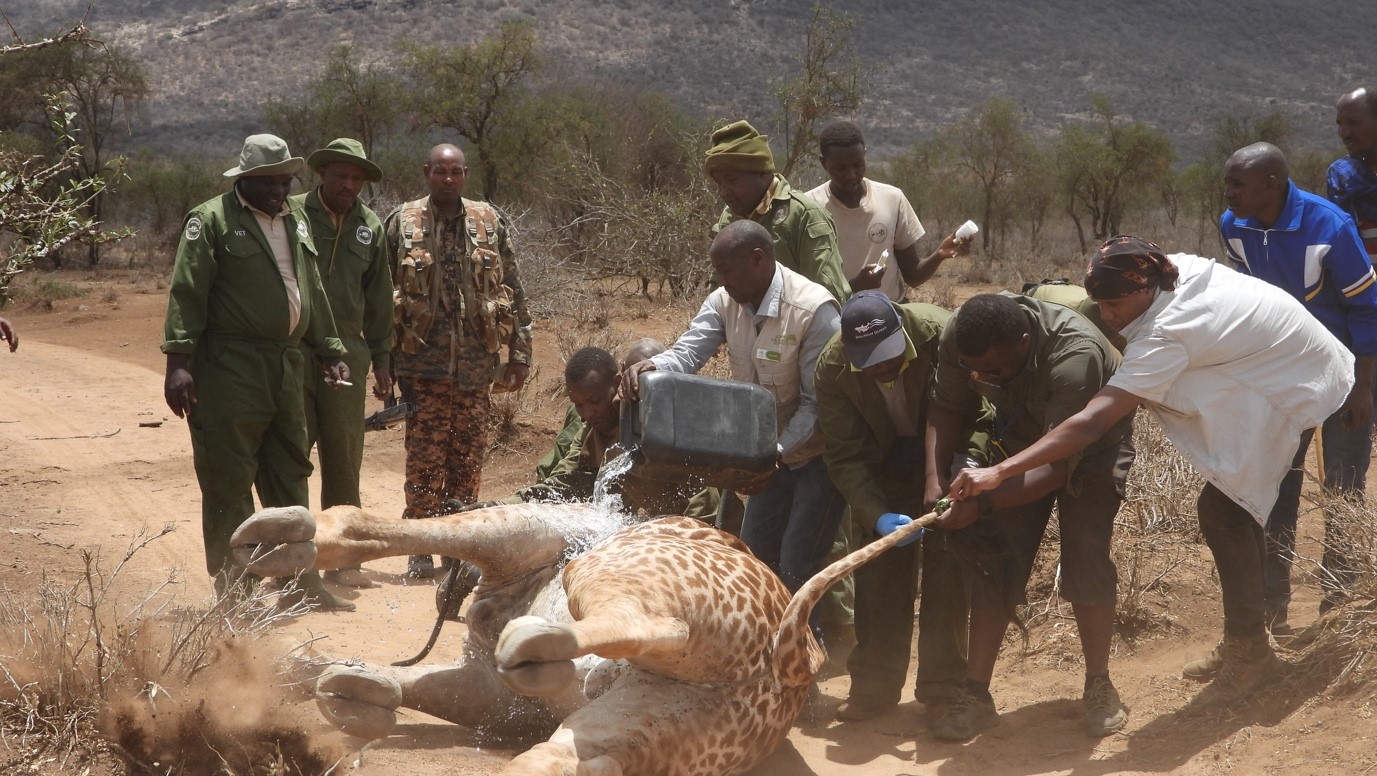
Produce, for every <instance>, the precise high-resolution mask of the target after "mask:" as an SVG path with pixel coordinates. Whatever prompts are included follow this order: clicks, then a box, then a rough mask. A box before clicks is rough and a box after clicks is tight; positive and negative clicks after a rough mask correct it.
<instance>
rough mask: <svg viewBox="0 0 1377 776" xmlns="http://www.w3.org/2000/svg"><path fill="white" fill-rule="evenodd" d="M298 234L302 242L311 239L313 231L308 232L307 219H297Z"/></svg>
mask: <svg viewBox="0 0 1377 776" xmlns="http://www.w3.org/2000/svg"><path fill="white" fill-rule="evenodd" d="M296 236H297V238H298V239H300V240H301V241H302V242H306V241H308V240H310V239H311V233H310V232H308V231H306V221H305V219H300V218H298V219H297V222H296Z"/></svg>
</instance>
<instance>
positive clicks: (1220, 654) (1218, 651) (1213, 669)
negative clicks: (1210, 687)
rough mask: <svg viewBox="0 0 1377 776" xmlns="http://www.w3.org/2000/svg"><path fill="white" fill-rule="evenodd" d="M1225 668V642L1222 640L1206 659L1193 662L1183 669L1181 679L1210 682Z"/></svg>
mask: <svg viewBox="0 0 1377 776" xmlns="http://www.w3.org/2000/svg"><path fill="white" fill-rule="evenodd" d="M1223 666H1224V642H1223V641H1222V640H1221V641H1220V642H1219V643H1218V644H1215V645H1214V649H1212V650H1210V654H1208V655H1206V656H1205V657H1202V658H1199V659H1196V660H1192V661H1191V662H1189V663H1187V664H1186V665H1184V666H1182V667H1181V677H1182V678H1184V679H1194V680H1195V681H1197V682H1208V681H1210V680H1211V679H1213V678H1214V677H1215V674H1218V673H1219V669H1220V668H1222V667H1223Z"/></svg>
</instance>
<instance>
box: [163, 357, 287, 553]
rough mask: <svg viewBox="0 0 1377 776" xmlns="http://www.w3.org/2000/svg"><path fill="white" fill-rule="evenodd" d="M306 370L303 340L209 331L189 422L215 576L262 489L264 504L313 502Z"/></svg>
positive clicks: (197, 364) (195, 362)
mask: <svg viewBox="0 0 1377 776" xmlns="http://www.w3.org/2000/svg"><path fill="white" fill-rule="evenodd" d="M305 369H306V357H305V355H304V354H303V353H302V351H301V349H300V348H299V347H298V346H297V344H296V343H286V342H281V343H277V342H261V341H253V340H243V339H235V338H230V337H222V336H217V335H207V336H206V337H205V338H204V340H203V342H202V343H201V347H200V349H199V350H197V352H196V355H195V356H193V357H192V361H191V373H192V376H193V378H194V379H195V381H196V382H195V391H196V403H195V404H193V405H192V407H191V414H190V416H189V418H188V425H189V426H190V427H191V449H192V455H193V460H194V461H195V465H196V479H197V482H198V483H199V484H200V486H201V531H202V534H203V535H204V537H205V548H206V570H207V571H208V572H210V574H211V575H212V576H215V575H217V574H219V573H220V572H221V571H222V570H224V569H225V567H226V566H228V565H230V552H229V541H230V536H231V535H232V534H233V533H234V530H235V529H236V528H238V527H239V525H240V524H241V523H243V522H244V521H245V520H246V519H248V517H249V516H250V515H252V514H253V511H254V506H253V490H254V489H255V487H256V489H257V491H258V500H259V501H260V502H261V503H262V505H263V506H264V507H283V506H294V505H300V506H308V502H307V499H308V496H309V492H308V490H309V488H308V485H307V480H308V478H309V477H310V475H311V460H310V458H309V457H308V456H307V449H308V448H307V446H306V417H305V412H304V408H303V405H302V395H301V381H302V379H303V373H304V371H305Z"/></svg>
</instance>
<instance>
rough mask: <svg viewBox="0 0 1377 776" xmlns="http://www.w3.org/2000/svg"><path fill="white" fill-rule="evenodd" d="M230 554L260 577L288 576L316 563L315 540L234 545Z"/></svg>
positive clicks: (308, 568) (307, 568) (305, 569)
mask: <svg viewBox="0 0 1377 776" xmlns="http://www.w3.org/2000/svg"><path fill="white" fill-rule="evenodd" d="M230 556H231V557H232V558H233V559H234V562H235V564H237V565H239V566H242V567H243V568H245V569H246V570H248V571H249V573H251V574H257V575H258V576H260V577H290V576H293V575H295V574H300V573H301V572H303V571H309V570H310V569H312V568H314V567H315V565H316V543H315V542H292V543H291V544H275V545H269V544H254V545H249V546H242V547H235V548H234V549H233V550H232V551H231V553H230Z"/></svg>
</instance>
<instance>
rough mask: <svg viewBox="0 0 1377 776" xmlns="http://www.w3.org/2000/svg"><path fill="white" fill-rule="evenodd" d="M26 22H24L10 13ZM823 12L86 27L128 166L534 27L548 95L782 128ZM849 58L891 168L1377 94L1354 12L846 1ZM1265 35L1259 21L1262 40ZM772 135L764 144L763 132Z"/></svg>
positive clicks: (510, 14)
mask: <svg viewBox="0 0 1377 776" xmlns="http://www.w3.org/2000/svg"><path fill="white" fill-rule="evenodd" d="M86 5H87V0H24V1H23V2H22V3H21V2H20V0H5V3H4V4H3V5H0V9H3V10H4V11H5V13H6V15H7V16H9V18H10V19H11V20H12V21H13V23H14V24H15V26H16V27H17V28H18V29H20V30H21V31H24V32H25V34H27V35H31V34H33V33H35V32H39V31H49V30H52V29H55V28H56V27H57V26H58V25H60V24H61V23H62V21H64V20H70V19H73V18H75V17H77V16H79V15H80V14H81V13H82V12H83V11H84V9H85V8H86ZM16 6H17V7H16ZM811 6H812V0H699V2H695V3H680V2H673V0H603V1H601V2H598V1H597V0H467V1H465V2H458V3H454V2H445V1H444V0H261V1H260V2H250V1H247V0H240V1H239V2H231V3H223V2H211V1H210V0H97V2H96V6H95V9H94V12H93V14H92V20H91V21H92V26H93V27H94V28H95V29H96V31H97V32H98V33H99V34H100V35H101V36H102V37H103V38H104V39H106V40H107V41H109V42H112V43H117V44H119V45H121V46H125V47H128V48H129V49H131V50H133V51H135V52H136V53H137V55H138V56H139V57H140V58H141V59H142V60H143V61H144V62H145V64H146V65H147V67H148V69H149V71H150V75H151V77H152V86H153V89H154V98H153V100H152V101H151V104H150V105H149V106H148V111H147V117H146V119H147V120H146V123H145V124H144V125H143V126H141V127H137V128H136V129H135V133H134V135H133V136H132V137H131V138H128V139H126V141H125V143H126V144H127V145H128V146H129V147H131V148H133V147H140V146H143V147H154V146H163V147H165V146H168V145H172V146H177V147H184V148H204V149H207V151H208V152H210V153H215V154H217V155H219V156H224V155H225V154H226V153H227V151H226V149H228V148H233V147H235V146H237V143H238V142H239V141H240V140H241V139H242V137H243V136H244V135H245V134H247V133H250V132H252V131H254V130H256V129H258V125H257V118H258V117H257V107H256V106H257V105H258V104H260V102H261V101H262V99H263V98H264V97H266V96H275V95H288V94H292V93H293V90H294V89H296V88H297V85H298V84H299V83H300V82H301V81H302V80H303V79H304V78H307V77H310V76H311V75H313V74H314V73H315V72H316V69H317V64H316V59H315V58H313V56H312V55H313V54H323V53H324V52H326V51H328V50H329V49H330V48H331V47H333V46H335V45H337V44H339V43H342V42H352V43H353V44H355V46H356V47H358V48H359V49H360V50H361V51H363V52H365V53H366V54H367V55H368V56H371V57H374V58H376V59H378V60H385V59H386V58H387V57H389V56H391V52H392V51H393V50H394V45H395V43H396V42H397V41H398V40H399V39H402V38H407V39H410V40H414V41H417V42H426V43H429V42H439V41H445V40H452V41H454V42H455V43H461V44H462V43H468V42H471V41H473V40H475V39H477V38H479V37H481V36H483V35H485V34H487V33H489V32H491V31H493V30H494V29H496V27H497V26H498V25H499V24H501V23H502V22H504V21H508V20H512V19H526V20H530V21H532V22H533V23H534V24H535V27H536V29H537V31H538V33H539V35H540V38H541V40H542V42H543V44H544V46H545V50H546V52H547V53H548V55H549V56H550V57H551V59H552V60H553V62H554V63H555V65H556V66H555V67H552V68H550V69H549V72H550V73H551V74H555V75H551V76H550V77H558V78H562V79H569V80H573V81H587V80H604V79H605V80H614V81H617V82H622V83H633V84H638V85H644V86H647V87H651V88H654V89H657V90H661V91H664V92H666V93H668V94H670V95H671V96H672V98H673V99H674V100H675V101H676V102H677V103H678V104H680V105H681V106H682V107H684V108H685V109H687V110H689V111H691V112H693V113H696V114H698V115H701V116H704V117H708V118H712V117H727V116H732V117H735V116H738V115H740V116H748V117H752V118H754V119H756V120H757V121H758V122H759V123H761V124H767V123H768V122H766V121H764V120H763V117H766V116H769V115H771V114H772V113H773V111H774V106H773V101H772V100H771V98H770V95H769V86H770V84H771V83H772V82H775V81H778V80H780V79H782V78H785V77H788V76H790V75H791V72H792V67H793V64H792V63H793V61H794V57H795V56H796V54H795V52H796V50H797V47H798V45H799V41H800V40H801V30H802V27H803V24H804V22H805V20H806V19H807V17H808V14H809V11H810V8H811ZM833 6H834V7H835V8H837V9H839V10H844V11H846V12H847V13H850V14H852V15H853V16H854V17H855V19H856V21H857V27H856V33H855V37H854V43H855V48H856V50H857V51H858V52H859V53H860V55H861V56H862V58H863V60H864V61H865V63H866V64H868V65H872V66H875V67H877V68H878V71H877V73H876V75H875V77H874V78H873V79H872V88H871V90H870V95H869V99H868V100H867V102H866V104H865V105H864V106H863V108H862V110H861V112H860V115H859V119H860V120H862V121H863V122H864V123H865V124H866V125H867V127H869V128H870V139H871V145H872V147H874V148H875V149H876V150H877V151H878V152H879V153H880V154H886V153H888V152H893V151H896V150H898V149H899V148H901V147H903V146H904V145H907V144H908V143H911V142H913V141H914V140H916V139H919V138H921V137H923V136H925V135H927V134H930V133H931V132H933V131H934V130H935V129H938V128H940V127H942V126H945V125H947V124H948V123H950V122H952V121H953V120H955V119H956V118H958V117H960V116H961V115H962V114H963V112H964V111H966V110H967V109H969V108H970V107H971V106H973V105H977V104H979V103H981V102H983V101H984V100H985V99H987V98H988V97H990V96H994V95H1007V96H1009V97H1012V98H1014V99H1015V100H1016V101H1018V102H1019V103H1020V104H1022V105H1023V106H1025V109H1026V111H1027V117H1028V119H1029V122H1030V124H1031V125H1032V126H1034V127H1036V128H1039V129H1042V130H1051V129H1054V128H1056V127H1057V126H1058V125H1060V124H1061V123H1063V122H1065V121H1067V120H1071V119H1074V118H1076V117H1077V116H1081V115H1083V114H1084V113H1085V112H1086V111H1087V110H1088V108H1089V98H1090V95H1091V94H1095V93H1100V94H1105V95H1107V96H1109V97H1110V99H1111V100H1112V101H1113V103H1114V105H1115V106H1116V107H1117V108H1118V110H1119V111H1120V113H1122V114H1123V115H1125V116H1127V117H1129V118H1132V119H1141V120H1144V121H1147V122H1149V123H1150V124H1153V125H1155V126H1158V127H1160V128H1162V129H1164V130H1165V131H1167V132H1168V134H1170V135H1171V136H1172V138H1173V139H1174V141H1175V142H1176V145H1177V147H1178V149H1179V151H1180V152H1181V155H1182V156H1183V157H1185V158H1186V159H1190V158H1192V157H1194V156H1195V155H1196V154H1197V153H1198V152H1199V151H1200V150H1201V149H1203V147H1204V146H1205V144H1206V143H1207V142H1208V138H1207V134H1208V131H1209V127H1210V125H1211V124H1212V122H1213V121H1215V120H1216V119H1217V118H1219V117H1221V116H1224V115H1228V114H1230V113H1234V114H1246V113H1254V114H1256V113H1261V112H1264V111H1268V110H1271V109H1273V108H1279V109H1281V110H1283V111H1285V112H1287V113H1288V114H1290V115H1291V116H1292V117H1293V120H1294V121H1295V125H1296V127H1297V129H1298V130H1299V132H1300V138H1299V140H1300V142H1301V144H1302V145H1307V146H1317V147H1321V148H1332V149H1334V150H1335V151H1336V152H1337V151H1338V144H1337V142H1336V141H1335V140H1334V137H1333V130H1332V120H1333V115H1332V106H1333V101H1334V99H1335V97H1337V95H1338V94H1339V93H1341V92H1342V91H1344V90H1347V89H1350V88H1353V87H1355V86H1357V85H1359V84H1361V83H1363V82H1371V81H1373V80H1375V79H1374V77H1373V76H1374V73H1373V65H1372V62H1373V60H1372V57H1371V40H1370V34H1369V32H1368V30H1367V29H1366V27H1365V26H1364V25H1360V24H1355V23H1352V22H1351V21H1350V20H1349V19H1348V18H1346V17H1345V15H1344V14H1345V13H1349V14H1351V13H1352V6H1342V5H1340V4H1329V3H1321V4H1311V5H1309V6H1307V7H1306V8H1305V9H1304V11H1303V12H1302V11H1300V10H1299V9H1298V7H1297V6H1296V5H1295V4H1294V3H1287V2H1281V1H1279V0H1263V1H1261V2H1252V3H1243V2H1239V1H1238V0H1222V1H1221V2H1214V3H1199V2H1193V1H1192V0H1163V2H1158V3H1153V4H1141V3H1127V2H1109V3H1097V4H1094V5H1089V6H1088V5H1087V4H1084V3H1078V2H1073V0H1043V2H1038V3H1005V2H997V1H996V0H930V1H929V2H923V3H917V2H904V1H903V0H851V1H850V2H846V3H834V4H833ZM1253 20H1255V21H1253ZM767 129H768V127H767Z"/></svg>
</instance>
